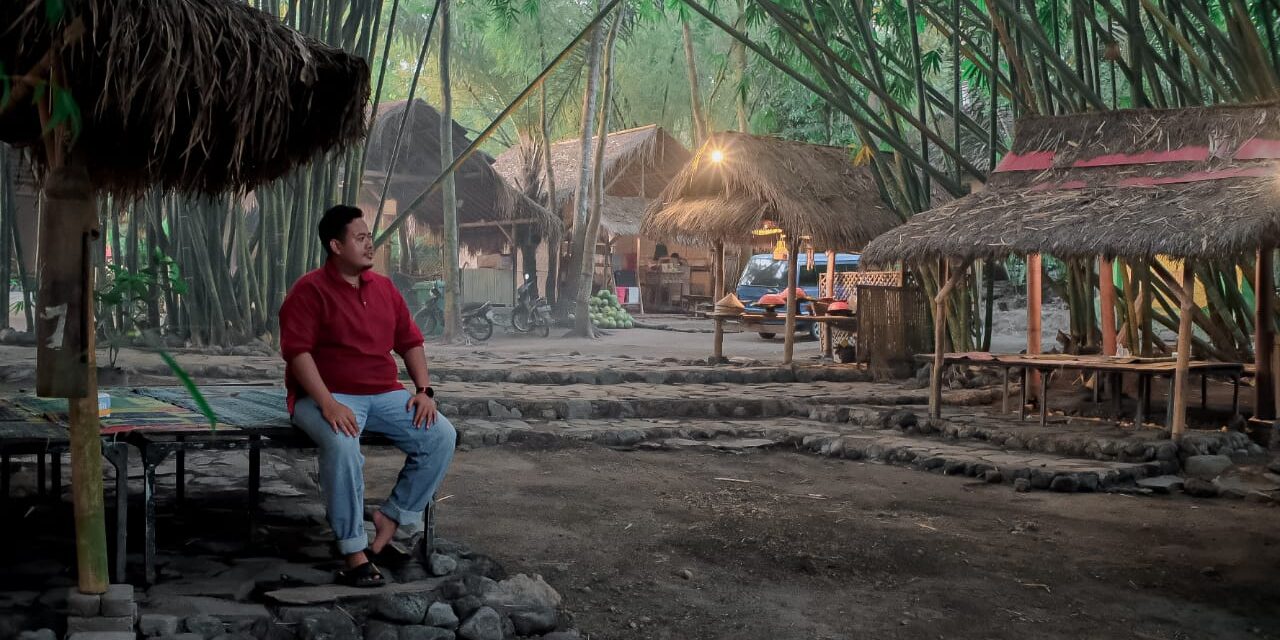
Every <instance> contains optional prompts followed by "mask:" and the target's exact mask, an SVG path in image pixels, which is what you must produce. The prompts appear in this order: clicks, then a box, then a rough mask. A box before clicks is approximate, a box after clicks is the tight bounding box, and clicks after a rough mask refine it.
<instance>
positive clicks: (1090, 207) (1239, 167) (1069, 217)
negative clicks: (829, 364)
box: [864, 104, 1280, 264]
mask: <svg viewBox="0 0 1280 640" xmlns="http://www.w3.org/2000/svg"><path fill="white" fill-rule="evenodd" d="M1277 160H1280V104H1265V105H1243V106H1221V107H1212V108H1193V109H1171V110H1125V111H1106V112H1095V113H1089V114H1082V115H1073V116H1052V117H1034V118H1024V119H1022V120H1019V121H1018V123H1017V126H1016V128H1015V133H1014V145H1013V149H1012V151H1011V152H1010V153H1009V154H1008V155H1006V156H1005V158H1004V160H1003V161H1002V162H1001V164H1000V166H999V167H998V168H997V169H996V172H995V173H993V174H992V176H991V178H990V181H989V182H988V183H987V185H986V188H985V189H984V190H983V191H981V192H978V193H975V194H973V195H969V196H966V197H964V198H960V199H958V200H954V201H952V202H951V203H948V204H946V205H944V206H941V207H938V208H936V209H933V210H931V211H928V212H925V213H922V214H919V215H917V216H915V217H913V218H912V219H911V220H910V221H909V222H908V223H907V224H905V225H903V226H902V227H899V228H897V229H894V230H893V231H891V232H889V233H887V234H885V235H884V236H883V237H881V238H877V239H876V241H875V242H873V243H872V244H871V245H869V246H868V247H867V250H866V253H865V255H864V260H866V261H867V262H868V263H882V264H883V263H889V262H894V261H898V260H905V261H908V262H917V261H924V260H936V259H938V258H939V257H949V258H959V259H963V260H970V259H978V258H985V257H1000V256H1005V255H1009V254H1019V255H1021V254H1028V253H1048V254H1051V255H1054V256H1057V257H1060V258H1074V257H1094V256H1099V255H1101V256H1107V257H1117V256H1119V257H1144V258H1150V257H1154V256H1156V255H1170V256H1177V257H1194V258H1200V259H1211V260H1216V259H1223V260H1229V259H1232V258H1234V257H1238V256H1240V255H1242V254H1245V253H1249V252H1252V251H1254V250H1255V249H1257V248H1258V247H1259V246H1260V245H1262V246H1277V245H1280V189H1278V188H1277V187H1278V185H1277V183H1276V180H1277V176H1280V162H1277Z"/></svg>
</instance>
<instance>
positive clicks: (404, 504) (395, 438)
mask: <svg viewBox="0 0 1280 640" xmlns="http://www.w3.org/2000/svg"><path fill="white" fill-rule="evenodd" d="M333 397H334V399H335V400H337V401H338V402H341V403H342V404H344V405H346V406H347V407H348V408H350V409H351V412H352V413H354V414H355V415H356V423H357V424H359V425H360V431H361V433H363V432H365V431H368V432H370V433H376V434H379V435H382V436H385V437H387V438H388V439H390V440H391V441H392V442H393V443H394V444H395V446H396V447H397V448H398V449H400V450H401V451H403V452H404V453H405V455H406V456H407V457H406V458H405V462H404V467H403V468H401V469H400V477H399V479H397V480H396V486H395V488H394V489H392V491H391V496H390V497H389V498H388V499H387V501H386V503H385V504H383V506H382V509H381V511H382V513H384V514H386V516H387V517H389V518H391V519H392V520H395V521H396V522H398V523H400V525H402V526H406V525H417V524H421V523H422V515H423V513H424V512H425V511H426V508H427V503H428V502H430V501H431V499H432V497H434V496H435V493H436V488H437V487H439V486H440V481H441V480H442V479H444V474H445V471H446V470H448V468H449V461H450V460H452V459H453V448H454V445H455V443H456V441H457V434H456V432H455V431H454V429H453V425H452V424H450V423H449V420H447V419H446V418H445V417H444V416H443V415H440V413H439V412H437V413H436V421H435V423H433V424H432V425H431V426H430V427H425V426H424V427H421V428H418V427H414V426H413V413H411V412H410V411H406V410H405V405H406V404H408V403H409V399H410V398H411V397H412V395H411V394H410V393H409V392H408V391H405V390H400V391H391V392H388V393H380V394H377V395H371V396H354V395H347V394H343V393H335V394H333ZM293 424H294V425H296V426H297V427H298V428H300V429H302V430H303V431H305V432H306V434H307V435H308V436H310V437H311V439H312V440H313V441H315V443H316V444H317V445H318V446H319V447H320V485H321V489H323V491H324V494H325V501H326V505H325V506H326V508H327V511H328V514H329V526H330V527H332V528H333V533H334V535H335V536H337V538H338V550H339V551H340V552H341V553H343V554H344V555H346V554H352V553H356V552H359V551H364V549H365V548H366V547H368V545H369V536H368V534H367V533H365V528H364V454H362V453H361V452H360V439H359V438H353V437H351V436H349V435H346V434H345V433H335V432H334V430H333V427H332V426H330V425H329V423H328V422H327V421H325V419H324V415H323V414H321V412H320V408H319V407H318V406H316V402H315V400H312V399H311V398H303V399H301V400H299V401H298V402H297V404H296V405H294V408H293Z"/></svg>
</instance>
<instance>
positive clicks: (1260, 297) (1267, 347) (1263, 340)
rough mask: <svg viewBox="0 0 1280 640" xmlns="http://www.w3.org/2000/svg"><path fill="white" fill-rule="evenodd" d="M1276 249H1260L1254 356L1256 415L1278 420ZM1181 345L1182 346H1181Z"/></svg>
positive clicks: (1254, 409) (1257, 417)
mask: <svg viewBox="0 0 1280 640" xmlns="http://www.w3.org/2000/svg"><path fill="white" fill-rule="evenodd" d="M1273 260H1274V249H1272V248H1270V247H1264V248H1261V249H1258V273H1257V277H1256V279H1255V280H1254V282H1255V283H1256V285H1255V288H1254V297H1255V299H1256V300H1257V303H1256V304H1255V313H1256V316H1255V318H1256V319H1255V320H1254V325H1253V327H1254V347H1253V357H1254V361H1255V363H1256V364H1257V368H1258V374H1257V377H1256V378H1255V379H1254V394H1255V397H1254V401H1253V417H1254V418H1256V419H1259V420H1275V418H1276V396H1275V371H1274V370H1273V369H1272V366H1271V365H1272V353H1271V352H1272V350H1273V349H1274V346H1275V323H1274V322H1273V321H1272V310H1273V309H1274V308H1275V283H1274V282H1273V281H1272V280H1273V277H1272V275H1271V268H1272V263H1273ZM1179 349H1181V346H1179Z"/></svg>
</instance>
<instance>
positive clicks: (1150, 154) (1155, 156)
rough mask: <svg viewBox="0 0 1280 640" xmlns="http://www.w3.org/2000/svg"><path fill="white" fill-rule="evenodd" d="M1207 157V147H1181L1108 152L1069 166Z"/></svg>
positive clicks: (1113, 165) (1112, 164) (1155, 161)
mask: <svg viewBox="0 0 1280 640" xmlns="http://www.w3.org/2000/svg"><path fill="white" fill-rule="evenodd" d="M1208 159H1209V147H1183V148H1181V149H1170V150H1169V151H1145V152H1143V153H1109V154H1107V155H1105V156H1098V157H1096V158H1089V159H1088V160H1077V161H1075V162H1073V163H1071V166H1073V167H1077V168H1082V169H1083V168H1086V167H1115V166H1122V165H1129V164H1157V163H1161V162H1204V161H1205V160H1208Z"/></svg>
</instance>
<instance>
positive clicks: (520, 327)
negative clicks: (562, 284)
mask: <svg viewBox="0 0 1280 640" xmlns="http://www.w3.org/2000/svg"><path fill="white" fill-rule="evenodd" d="M536 285H537V283H536V282H535V281H534V280H533V279H531V278H530V277H529V274H527V273H526V274H525V276H524V284H522V285H520V288H519V289H516V305H515V307H514V308H513V309H512V310H511V328H512V329H515V330H516V331H519V332H520V333H529V332H533V333H534V334H536V335H538V336H540V337H543V338H545V337H547V336H548V335H550V333H551V305H550V304H549V303H548V302H547V299H546V298H543V297H537V298H535V297H534V287H535V286H536Z"/></svg>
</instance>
